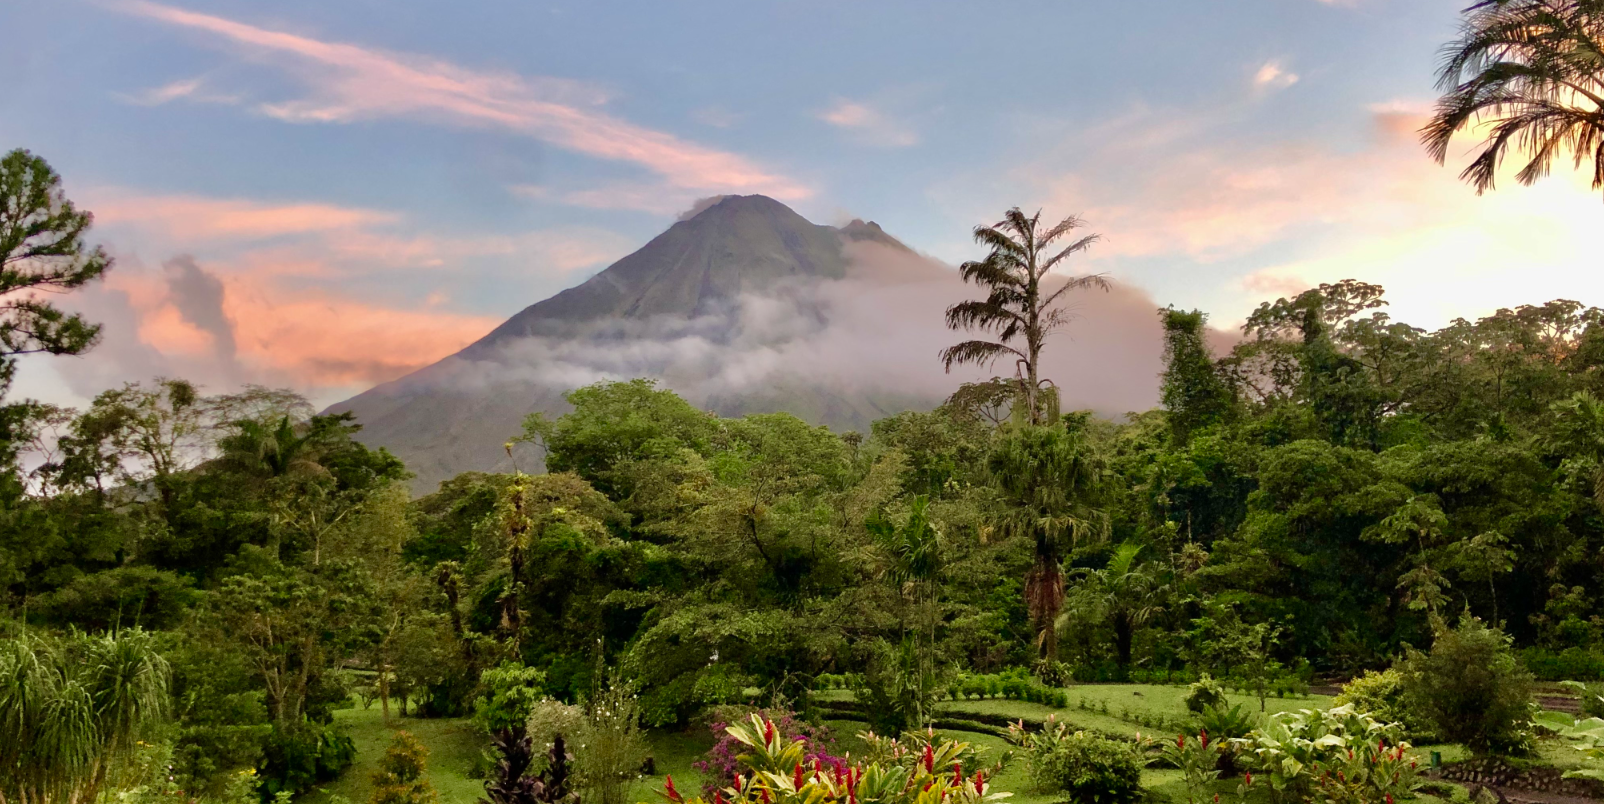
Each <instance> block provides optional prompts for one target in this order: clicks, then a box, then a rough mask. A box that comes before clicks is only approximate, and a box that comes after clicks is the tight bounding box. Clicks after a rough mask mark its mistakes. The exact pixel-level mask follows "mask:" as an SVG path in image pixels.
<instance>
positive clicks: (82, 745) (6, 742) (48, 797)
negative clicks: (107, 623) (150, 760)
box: [0, 628, 170, 804]
mask: <svg viewBox="0 0 1604 804" xmlns="http://www.w3.org/2000/svg"><path fill="white" fill-rule="evenodd" d="M169 680H170V671H169V669H168V665H167V661H166V660H165V659H163V658H162V657H161V655H160V654H159V653H157V651H156V645H155V639H154V637H153V635H152V634H151V633H149V632H147V631H143V630H140V629H137V628H136V629H132V630H129V631H123V632H121V633H117V634H108V635H103V636H86V635H83V634H77V635H75V636H74V637H73V638H72V639H71V640H70V641H67V642H64V643H63V642H50V641H46V640H44V639H42V638H39V637H34V636H23V637H22V638H20V639H12V640H8V641H6V642H4V643H0V802H11V801H16V802H19V803H20V804H58V803H59V804H76V803H77V802H92V801H94V800H95V798H96V796H97V794H98V793H99V791H100V790H101V788H102V786H103V785H105V783H106V780H107V778H108V776H109V775H110V774H112V773H114V772H115V771H117V770H118V769H119V768H120V767H121V766H122V765H123V764H125V763H126V761H127V760H128V759H129V758H131V757H132V755H133V754H134V753H135V751H136V748H137V740H138V737H139V736H140V735H141V734H143V733H144V732H145V731H146V730H147V729H149V728H150V727H151V726H152V725H153V724H154V723H156V722H158V721H159V720H161V719H162V718H164V717H166V715H167V713H168V710H169V708H170V698H169V695H168V683H169Z"/></svg>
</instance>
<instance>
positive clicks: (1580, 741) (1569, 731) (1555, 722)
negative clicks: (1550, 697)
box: [1536, 711, 1604, 781]
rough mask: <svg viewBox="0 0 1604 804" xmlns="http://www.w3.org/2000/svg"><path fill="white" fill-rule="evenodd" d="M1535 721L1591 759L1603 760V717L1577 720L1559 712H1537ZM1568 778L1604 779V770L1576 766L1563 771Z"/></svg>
mask: <svg viewBox="0 0 1604 804" xmlns="http://www.w3.org/2000/svg"><path fill="white" fill-rule="evenodd" d="M1536 722H1537V723H1538V724H1539V725H1541V726H1544V727H1545V728H1548V729H1549V730H1551V731H1553V732H1554V733H1555V734H1558V735H1559V736H1560V737H1563V738H1565V739H1567V740H1570V741H1572V742H1574V743H1575V745H1574V746H1573V747H1574V748H1575V749H1576V750H1578V751H1581V752H1582V753H1583V754H1585V755H1587V756H1588V757H1589V758H1591V759H1595V760H1604V719H1601V718H1596V717H1590V718H1586V719H1582V720H1578V719H1576V718H1573V717H1571V716H1569V715H1566V714H1564V713H1561V712H1550V711H1544V712H1539V713H1538V714H1537V717H1536ZM1565 777H1566V778H1568V779H1597V780H1599V781H1604V770H1599V769H1597V768H1576V769H1574V770H1569V771H1566V772H1565Z"/></svg>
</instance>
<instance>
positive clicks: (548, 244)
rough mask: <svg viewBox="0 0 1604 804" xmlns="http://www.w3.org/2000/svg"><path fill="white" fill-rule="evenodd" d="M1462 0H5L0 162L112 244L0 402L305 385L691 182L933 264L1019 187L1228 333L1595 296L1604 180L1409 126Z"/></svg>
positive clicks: (575, 247)
mask: <svg viewBox="0 0 1604 804" xmlns="http://www.w3.org/2000/svg"><path fill="white" fill-rule="evenodd" d="M1465 2H1466V0H1210V1H1209V2H1197V0H1135V1H1133V2H1125V3H1092V2H1082V1H1081V0H1059V2H1023V1H1022V2H1012V3H1006V4H976V3H973V2H957V1H953V2H948V1H947V0H924V1H923V2H911V1H910V2H901V1H899V0H883V1H881V2H874V3H862V2H825V1H823V0H814V1H813V2H792V1H791V0H777V1H776V2H753V1H752V0H744V1H742V0H730V1H729V2H714V1H711V0H708V1H702V0H683V1H682V2H660V3H645V2H632V3H623V2H594V1H593V2H586V3H566V2H558V3H551V2H527V1H523V0H520V1H518V2H514V1H513V0H479V1H477V2H460V1H459V2H446V1H445V0H384V1H383V2H380V1H379V0H350V1H349V2H340V1H338V0H316V1H315V2H313V0H275V2H272V3H262V2H249V1H248V0H173V1H172V2H170V3H169V2H155V1H154V0H49V1H48V2H46V1H45V0H22V2H9V3H0V30H5V31H8V32H11V34H10V35H8V36H7V41H6V44H5V46H4V47H3V48H0V75H5V76H7V80H6V81H4V82H0V148H3V149H7V150H9V149H10V148H14V147H22V148H28V149H30V150H32V151H33V152H35V153H37V154H39V155H41V156H43V157H45V158H46V159H47V160H49V161H50V163H51V164H52V165H53V166H54V167H55V168H56V169H57V170H58V171H59V172H60V173H61V174H62V176H63V179H64V185H65V188H66V191H67V194H68V196H69V197H71V198H72V199H73V200H74V201H75V202H77V203H78V204H79V205H80V206H81V207H83V208H86V209H89V210H91V211H92V212H94V214H95V216H96V226H95V228H94V230H93V233H92V239H93V240H94V241H95V242H98V243H101V244H104V245H105V247H106V248H107V249H108V250H109V251H110V252H111V253H112V254H114V255H115V256H116V258H117V264H116V266H115V267H114V269H113V270H112V272H111V273H109V274H108V276H107V278H106V280H105V281H104V282H102V283H99V284H98V285H96V286H94V287H92V288H90V289H89V290H86V291H83V292H81V293H78V294H74V296H72V297H69V298H66V299H64V300H63V302H64V303H65V304H67V305H69V306H73V307H75V308H76V309H81V310H82V311H84V312H85V313H86V314H88V315H90V316H91V317H92V318H94V320H97V321H101V322H103V323H104V324H105V338H104V340H103V342H102V344H101V345H100V346H99V347H97V349H96V350H95V352H94V353H92V354H91V355H89V356H86V357H82V358H48V359H36V358H29V359H27V360H26V361H25V362H24V365H23V366H22V371H21V374H20V376H19V378H18V381H17V384H16V386H15V388H14V391H13V393H14V395H16V396H32V397H36V398H41V399H45V400H47V401H54V402H58V403H64V404H79V405H81V404H83V403H84V402H85V401H86V400H87V399H89V398H91V397H92V396H93V395H94V394H95V393H96V392H98V391H99V390H102V389H104V388H107V387H112V386H114V385H117V384H120V383H122V382H125V381H132V380H141V379H148V378H150V377H153V376H158V375H166V376H188V377H192V378H196V379H200V380H202V381H203V382H205V383H206V384H207V385H208V386H209V387H211V388H212V389H213V390H218V391H222V390H228V389H229V388H230V387H232V386H237V385H239V384H243V383H259V384H267V385H273V386H287V387H292V388H295V389H297V390H300V391H302V392H304V393H306V394H307V395H308V396H309V397H310V398H312V400H313V401H314V402H316V403H318V404H326V403H330V402H334V401H337V400H339V399H342V398H344V397H347V396H350V395H351V394H353V393H355V392H358V391H361V390H363V389H365V388H367V387H370V386H371V385H373V384H376V383H379V382H383V381H386V380H390V379H394V378H396V377H398V376H401V375H403V374H405V373H407V372H409V371H411V370H414V369H416V368H419V367H421V366H424V365H427V364H429V363H432V362H434V361H436V360H438V359H440V358H442V357H444V356H446V355H449V354H451V353H453V352H455V351H456V350H458V349H460V348H461V347H463V346H465V345H466V344H468V343H470V342H472V341H473V340H475V339H477V338H478V337H480V336H482V335H483V334H485V333H486V332H488V331H489V330H490V329H492V328H493V327H494V326H495V325H496V324H498V323H500V322H501V321H502V320H504V319H505V318H507V317H509V316H511V315H512V314H514V313H516V312H517V311H518V310H520V309H522V308H523V307H525V306H527V305H529V304H532V303H534V302H536V301H538V300H540V299H542V298H545V297H547V296H550V295H551V294H553V293H555V292H557V291H559V290H561V289H563V288H565V287H569V286H572V285H574V284H577V283H579V282H581V281H583V280H584V279H585V278H587V277H589V276H591V275H593V274H594V273H595V272H596V271H598V270H600V269H601V268H603V267H605V266H606V265H607V264H609V263H610V262H612V261H613V260H615V259H617V258H619V257H621V256H623V255H624V254H626V253H628V252H630V251H632V250H633V249H635V248H638V247H639V246H640V245H642V244H644V243H645V242H646V241H647V240H649V239H650V238H651V237H652V236H654V235H655V234H657V233H659V232H661V231H662V230H663V229H665V228H667V227H668V226H669V225H671V224H672V223H673V222H674V220H675V218H676V216H677V215H678V214H680V213H681V212H683V211H684V210H686V209H688V208H690V207H691V206H692V205H693V204H694V203H695V202H696V200H697V199H699V198H704V197H707V196H711V195H716V194H724V193H740V194H750V193H762V194H765V195H769V196H772V197H774V198H777V199H779V200H781V201H784V202H785V203H787V204H789V205H791V206H792V207H793V208H795V209H796V210H797V211H799V212H801V213H802V214H803V215H805V216H807V217H808V218H809V219H811V220H813V221H815V222H819V223H841V222H844V221H846V220H848V219H850V218H853V217H861V218H865V219H872V220H875V221H877V222H879V223H880V224H881V225H882V226H884V227H885V229H886V230H887V231H888V232H891V233H892V234H894V235H895V236H897V237H898V238H900V239H902V240H903V241H905V242H907V243H908V244H910V245H911V246H913V247H914V248H916V249H918V250H920V251H922V252H924V253H926V254H928V255H930V256H933V257H935V258H937V259H939V260H942V261H945V262H947V263H951V264H956V263H957V262H960V261H962V260H965V259H972V258H976V257H978V256H980V254H981V252H980V249H979V248H978V247H977V246H975V245H974V244H973V242H972V241H971V240H970V238H969V231H970V230H971V229H972V228H973V227H974V226H975V225H977V224H982V223H990V222H993V221H995V220H996V219H997V218H998V217H999V216H1000V213H1001V212H1003V211H1004V210H1006V209H1007V208H1009V207H1011V206H1015V205H1019V206H1021V207H1024V208H1026V209H1027V210H1035V209H1038V208H1039V209H1043V210H1045V212H1046V214H1047V215H1048V216H1060V215H1067V214H1071V213H1074V214H1078V215H1080V216H1082V217H1083V218H1085V219H1086V221H1087V222H1088V224H1089V227H1090V229H1091V230H1092V231H1095V232H1098V233H1100V234H1102V235H1103V237H1104V240H1103V241H1102V242H1101V243H1099V244H1098V245H1097V246H1096V247H1095V248H1094V249H1093V250H1092V251H1091V252H1090V253H1089V254H1087V255H1086V257H1085V259H1083V260H1081V261H1080V263H1079V265H1077V266H1075V267H1074V268H1072V270H1074V271H1076V272H1102V273H1105V274H1107V275H1108V276H1110V277H1111V278H1114V279H1116V280H1118V281H1119V282H1122V283H1124V284H1127V285H1131V286H1134V287H1136V288H1138V289H1141V290H1144V291H1146V292H1147V293H1148V294H1149V295H1150V296H1151V297H1152V299H1153V300H1155V302H1156V303H1157V304H1159V305H1171V304H1173V305H1175V306H1178V307H1185V308H1194V307H1195V308H1200V309H1202V310H1204V311H1206V312H1208V313H1209V314H1210V315H1211V320H1212V322H1213V323H1214V324H1215V325H1216V326H1220V327H1231V326H1235V325H1238V324H1240V322H1241V321H1242V319H1244V318H1245V317H1246V315H1247V314H1248V313H1249V312H1250V311H1251V310H1252V309H1253V308H1254V307H1255V306H1256V305H1257V304H1258V303H1260V302H1262V301H1265V300H1272V299H1274V298H1276V297H1278V296H1282V295H1286V294H1289V293H1295V292H1297V291H1298V290H1301V289H1303V288H1306V287H1309V286H1311V285H1313V284H1318V283H1319V282H1323V281H1335V280H1338V279H1343V278H1357V279H1362V280H1365V281H1369V282H1376V283H1379V284H1382V285H1383V286H1385V287H1386V288H1387V289H1388V297H1389V298H1390V299H1391V301H1392V308H1391V312H1392V314H1393V315H1394V317H1396V318H1398V319H1400V320H1404V321H1407V322H1409V323H1412V324H1416V325H1419V326H1424V327H1428V328H1430V327H1437V326H1441V325H1443V324H1445V323H1447V322H1449V321H1451V320H1453V319H1454V318H1457V317H1467V318H1475V317H1477V316H1481V315H1486V314H1488V313H1491V312H1493V311H1494V310H1496V309H1497V308H1499V307H1506V306H1514V305H1518V304H1528V303H1530V304H1540V303H1542V302H1544V301H1548V300H1550V299H1554V298H1571V299H1576V300H1578V301H1581V302H1583V303H1587V304H1598V303H1604V271H1600V270H1599V268H1600V267H1601V266H1600V264H1599V262H1600V260H1599V257H1598V250H1597V247H1596V244H1597V240H1598V233H1599V232H1600V231H1604V195H1601V194H1600V193H1599V192H1597V191H1593V190H1591V189H1589V187H1588V185H1587V182H1586V179H1585V177H1584V176H1583V175H1581V174H1580V173H1577V172H1573V171H1570V170H1568V169H1561V170H1558V171H1556V174H1555V175H1554V176H1553V177H1551V178H1549V179H1546V180H1544V181H1542V182H1540V183H1539V184H1538V185H1536V186H1533V187H1520V186H1517V185H1516V184H1515V183H1514V182H1513V181H1505V182H1503V183H1501V184H1500V186H1499V187H1498V189H1497V190H1496V191H1494V192H1491V193H1489V194H1487V195H1484V196H1480V197H1478V196H1477V195H1476V194H1475V192H1474V190H1473V189H1472V188H1470V187H1469V186H1468V185H1465V184H1464V183H1462V182H1460V181H1459V180H1458V179H1457V173H1458V169H1457V168H1456V167H1455V166H1454V164H1453V162H1455V161H1462V158H1463V156H1464V154H1466V153H1468V151H1469V149H1470V147H1471V145H1472V142H1473V141H1472V140H1470V139H1468V138H1467V139H1465V140H1463V141H1460V142H1456V144H1455V146H1454V148H1453V154H1452V156H1451V159H1450V165H1449V166H1447V167H1443V166H1439V165H1437V164H1435V163H1434V162H1432V161H1431V160H1430V159H1429V158H1428V157H1427V155H1426V154H1425V152H1424V150H1423V149H1422V148H1421V147H1420V146H1419V144H1418V139H1417V136H1416V133H1415V132H1416V130H1417V129H1418V128H1419V126H1420V125H1421V123H1422V122H1423V121H1424V119H1425V116H1426V114H1427V113H1428V111H1429V109H1430V105H1431V103H1432V101H1433V99H1434V98H1435V96H1436V92H1435V89H1434V74H1433V70H1434V65H1435V62H1436V54H1437V50H1438V48H1439V47H1440V46H1441V45H1442V44H1443V43H1444V42H1446V41H1448V40H1449V39H1451V38H1452V36H1453V34H1454V32H1455V28H1456V26H1457V24H1458V18H1459V9H1460V8H1461V6H1462V5H1464V4H1465Z"/></svg>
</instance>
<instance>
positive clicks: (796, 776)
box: [791, 762, 803, 790]
mask: <svg viewBox="0 0 1604 804" xmlns="http://www.w3.org/2000/svg"><path fill="white" fill-rule="evenodd" d="M791 784H793V785H795V786H796V789H798V790H801V789H802V785H803V779H802V763H800V762H798V763H796V770H794V771H792V772H791Z"/></svg>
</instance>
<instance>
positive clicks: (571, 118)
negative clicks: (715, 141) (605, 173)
mask: <svg viewBox="0 0 1604 804" xmlns="http://www.w3.org/2000/svg"><path fill="white" fill-rule="evenodd" d="M121 8H123V9H125V10H127V11H128V12H130V13H133V14H137V15H139V16H142V17H146V18H149V19H153V20H157V21H160V22H165V23H168V24H171V25H176V26H180V27H183V28H187V29H189V30H193V31H200V32H204V33H208V34H212V35H215V36H217V37H221V38H223V39H225V40H228V41H229V42H231V43H234V44H238V45H246V46H248V47H249V48H251V50H252V52H253V53H254V54H255V55H257V56H258V57H261V58H264V59H269V60H272V59H281V60H285V61H287V62H288V64H289V66H290V68H291V69H292V70H293V71H295V72H298V73H300V75H301V77H302V78H303V79H304V80H305V81H306V82H307V84H308V85H309V90H310V93H311V94H310V95H308V96H307V97H304V98H300V99H296V100H290V101H283V102H277V103H264V104H261V105H259V106H258V107H257V108H258V111H260V112H261V113H263V114H266V115H268V116H271V117H275V118H278V119H281V120H286V121H292V122H322V123H344V122H350V121H354V120H363V119H374V118H381V117H399V116H410V117H419V118H424V119H430V120H446V121H450V122H454V123H458V124H466V125H476V126H494V127H499V128H506V129H510V130H514V131H518V132H522V133H524V134H527V135H529V136H533V137H536V138H538V139H542V140H545V141H547V142H550V143H552V144H553V145H556V146H558V147H561V148H565V149H567V150H570V151H575V152H578V153H582V154H586V155H589V156H594V157H598V158H601V159H610V160H617V161H623V162H631V163H634V164H638V165H641V166H643V167H645V168H647V169H649V170H651V171H654V172H656V173H658V174H659V175H661V176H663V177H664V179H666V180H667V181H668V182H670V183H671V184H673V185H675V186H678V187H683V188H689V189H695V190H723V191H732V192H746V193H757V192H760V193H766V194H769V195H773V196H776V197H779V198H790V199H795V198H804V197H807V196H808V195H810V194H811V191H810V190H809V189H808V188H807V187H805V186H803V185H801V184H798V183H796V182H794V181H792V180H790V179H787V178H785V177H783V176H780V175H777V174H774V173H771V172H768V171H766V170H764V169H762V168H760V167H758V166H757V165H755V164H753V163H751V162H750V161H748V160H747V159H745V158H744V157H741V156H738V155H736V154H731V153H727V152H723V151H719V150H715V149H711V148H707V147H704V146H700V145H697V144H695V143H690V142H686V141H683V140H680V139H678V138H676V137H674V136H673V135H671V134H667V133H664V132H661V131H654V130H652V129H648V128H644V127H642V126H637V125H634V124H632V123H629V122H626V121H623V120H619V119H617V118H615V117H612V116H610V115H607V114H605V113H603V112H601V111H598V110H597V109H596V108H595V106H596V105H597V104H598V103H600V102H601V101H603V100H605V98H604V97H603V96H601V95H600V94H599V93H598V92H596V91H595V90H594V89H593V88H590V87H587V86H585V85H583V84H580V83H578V82H573V81H563V80H558V79H549V78H536V79H531V78H525V77H523V76H519V75H515V74H512V73H488V72H480V71H475V70H470V69H467V68H464V67H461V66H458V65H456V64H452V63H450V62H447V61H443V60H439V59H433V58H428V57H423V56H416V55H408V54H392V53H385V52H381V51H378V50H374V49H370V48H364V47H360V46H358V45H352V44H346V43H340V42H326V41H322V40H318V39H314V38H311V37H307V36H300V35H296V34H290V33H285V32H282V31H273V30H268V29H266V28H259V27H256V26H253V25H248V24H245V23H242V22H236V21H234V20H230V19H226V18H223V17H218V16H213V15H210V14H201V13H197V12H193V11H188V10H185V9H181V8H175V7H173V6H167V5H161V4H158V3H152V2H146V1H145V0H134V1H133V2H129V3H126V4H124V5H123V6H121Z"/></svg>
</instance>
